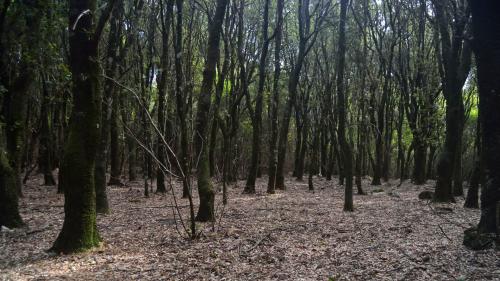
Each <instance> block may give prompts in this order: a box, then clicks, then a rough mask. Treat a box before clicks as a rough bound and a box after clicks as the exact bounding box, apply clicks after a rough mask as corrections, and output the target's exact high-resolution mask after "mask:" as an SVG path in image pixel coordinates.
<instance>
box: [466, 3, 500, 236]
mask: <svg viewBox="0 0 500 281" xmlns="http://www.w3.org/2000/svg"><path fill="white" fill-rule="evenodd" d="M469 3H470V5H471V8H472V19H473V34H474V52H475V55H476V63H477V76H478V85H479V111H480V122H481V148H482V155H483V156H484V158H483V161H484V162H483V164H484V177H485V180H484V183H485V184H484V186H483V190H482V193H481V220H480V222H479V225H478V229H479V231H480V232H481V233H496V235H497V237H498V235H499V234H500V161H499V159H500V110H498V109H499V108H500V80H499V79H498V77H499V75H500V53H499V52H498V50H499V47H500V36H499V34H500V21H498V15H499V14H500V6H499V5H498V4H497V3H495V4H492V3H491V2H485V1H469Z"/></svg>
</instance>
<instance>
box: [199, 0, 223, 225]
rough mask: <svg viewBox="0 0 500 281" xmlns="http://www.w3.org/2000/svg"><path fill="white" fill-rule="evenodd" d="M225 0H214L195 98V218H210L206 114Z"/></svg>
mask: <svg viewBox="0 0 500 281" xmlns="http://www.w3.org/2000/svg"><path fill="white" fill-rule="evenodd" d="M228 2H229V1H228V0H217V7H216V9H215V14H214V16H213V19H212V22H211V24H210V26H209V33H208V47H207V58H206V61H205V68H204V70H203V80H202V84H201V92H200V97H199V100H198V112H197V115H196V124H195V148H196V153H197V157H198V159H199V161H198V167H197V177H198V193H199V196H200V207H199V209H198V214H197V215H196V220H197V221H202V222H203V221H213V220H214V219H215V214H214V199H215V193H214V190H213V186H212V183H211V179H210V167H209V163H208V149H207V143H208V142H207V140H208V138H207V136H208V132H207V127H208V124H209V113H210V105H211V97H212V91H213V81H214V78H215V67H216V64H217V60H218V57H219V44H220V42H219V41H220V32H221V28H222V23H223V21H224V15H225V11H226V6H227V4H228Z"/></svg>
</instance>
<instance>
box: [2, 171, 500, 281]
mask: <svg viewBox="0 0 500 281" xmlns="http://www.w3.org/2000/svg"><path fill="white" fill-rule="evenodd" d="M40 181H41V179H40V178H39V177H37V178H34V179H33V180H31V181H29V182H28V184H27V185H26V187H25V190H24V195H25V197H24V198H23V199H21V201H20V208H21V213H22V217H23V218H24V220H25V222H26V223H27V227H25V228H21V229H17V230H14V231H13V232H5V231H4V232H1V233H0V239H1V240H0V242H1V243H0V280H500V252H499V251H495V250H485V251H477V252H474V251H470V250H468V249H466V248H465V247H464V246H462V238H463V231H464V229H465V228H468V227H470V226H472V225H474V224H476V223H477V222H478V219H479V211H478V210H469V209H464V208H463V207H462V205H463V199H459V200H458V202H457V203H456V204H430V203H429V202H427V201H422V200H419V199H418V198H417V196H418V193H419V192H420V191H422V190H425V189H431V188H432V183H431V182H429V184H428V185H424V186H419V187H417V186H414V185H412V184H410V183H404V184H403V185H402V186H400V187H398V186H397V184H398V182H396V181H394V182H389V183H385V184H384V185H382V186H379V187H372V186H370V185H369V181H368V179H366V182H364V187H365V190H366V191H367V192H368V193H369V195H364V196H360V195H355V197H354V204H355V211H354V212H352V213H346V212H343V211H342V207H343V189H342V188H341V187H339V186H338V184H337V182H338V181H337V180H333V181H325V180H323V179H319V178H318V179H315V181H314V183H315V187H316V191H315V192H310V191H308V190H307V184H306V182H297V181H295V180H293V179H288V180H287V187H288V189H287V190H286V191H278V192H277V194H275V195H267V194H266V193H265V186H266V178H263V179H260V180H259V181H258V186H257V190H258V191H257V194H256V195H243V194H242V187H243V185H244V182H238V184H237V185H236V186H234V185H233V186H230V187H229V204H228V205H227V206H226V207H225V208H224V210H223V212H222V207H221V206H222V205H221V204H220V201H221V194H220V193H219V194H218V195H217V211H218V214H221V213H222V214H223V215H222V219H221V220H220V221H217V223H216V224H215V225H214V224H211V223H205V224H197V228H198V231H201V235H200V237H199V239H197V240H188V239H185V238H183V237H184V236H185V235H184V233H183V231H180V232H178V231H177V230H176V229H177V228H178V229H182V227H181V226H180V225H179V222H177V224H176V220H175V219H174V216H173V211H172V208H171V207H170V206H172V205H173V200H172V196H171V195H158V194H153V195H151V196H150V197H149V198H145V197H144V196H143V189H142V187H141V186H142V184H140V183H127V185H126V186H125V187H110V188H109V189H108V196H109V199H110V207H111V213H110V214H109V215H98V228H99V231H100V234H101V236H102V237H103V239H104V245H103V246H102V247H101V248H99V249H96V250H94V251H92V252H90V253H84V254H75V255H54V254H50V253H47V252H46V250H47V249H48V248H50V246H51V244H52V243H53V241H54V240H55V238H56V236H57V234H58V233H59V231H60V229H61V226H62V222H63V218H64V211H63V204H64V199H63V196H61V195H57V194H56V190H55V187H46V186H40V184H39V182H40ZM176 190H179V189H178V184H176ZM177 201H178V203H179V204H180V205H181V210H182V213H183V214H185V217H186V215H187V214H188V210H189V208H187V207H186V205H187V200H185V199H178V200H177ZM195 202H197V199H196V200H195ZM176 225H177V226H178V227H177V228H176ZM214 229H215V231H214ZM179 233H181V234H182V235H183V236H181V235H180V234H179Z"/></svg>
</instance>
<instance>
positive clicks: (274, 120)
mask: <svg viewBox="0 0 500 281" xmlns="http://www.w3.org/2000/svg"><path fill="white" fill-rule="evenodd" d="M284 2H285V1H284V0H277V4H276V30H275V32H276V35H275V37H276V39H275V40H276V41H275V43H274V80H273V93H272V98H271V102H270V115H271V116H270V119H271V137H270V139H269V172H268V175H269V181H268V184H267V193H269V194H274V193H275V189H276V177H277V166H278V159H277V157H278V151H277V142H278V105H279V93H280V75H281V59H280V57H281V40H282V36H283V7H284Z"/></svg>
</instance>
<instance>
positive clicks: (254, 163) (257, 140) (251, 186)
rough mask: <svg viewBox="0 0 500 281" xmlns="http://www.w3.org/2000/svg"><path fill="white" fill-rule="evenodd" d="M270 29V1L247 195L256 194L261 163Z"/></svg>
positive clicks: (265, 19) (266, 5) (266, 7)
mask: <svg viewBox="0 0 500 281" xmlns="http://www.w3.org/2000/svg"><path fill="white" fill-rule="evenodd" d="M268 28H269V0H265V2H264V13H263V21H262V51H261V53H260V61H259V82H258V83H259V84H258V88H257V96H256V98H255V110H254V116H253V118H252V121H253V122H252V125H253V131H252V159H251V162H250V170H249V173H248V177H247V182H246V185H245V190H244V192H245V193H255V179H256V178H257V174H258V170H259V163H260V144H261V127H262V107H263V105H262V104H263V99H264V84H265V80H266V65H267V64H266V61H267V54H268V51H269V43H270V40H269V38H268Z"/></svg>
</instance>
